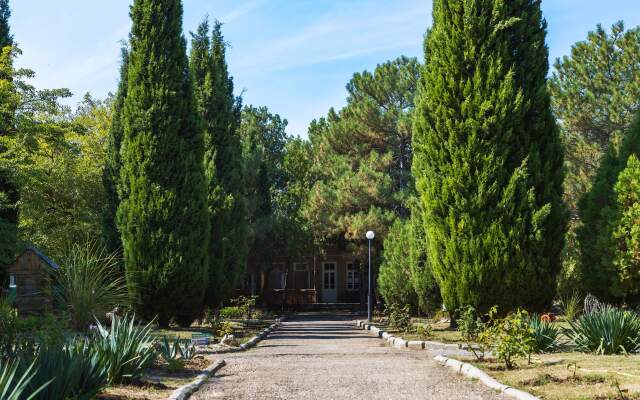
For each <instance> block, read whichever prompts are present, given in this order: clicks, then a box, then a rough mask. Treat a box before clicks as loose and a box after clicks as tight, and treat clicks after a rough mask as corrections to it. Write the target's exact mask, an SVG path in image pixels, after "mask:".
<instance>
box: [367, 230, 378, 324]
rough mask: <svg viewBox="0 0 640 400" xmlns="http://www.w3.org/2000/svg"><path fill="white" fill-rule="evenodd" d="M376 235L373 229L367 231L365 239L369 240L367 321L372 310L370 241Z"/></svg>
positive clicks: (369, 319)
mask: <svg viewBox="0 0 640 400" xmlns="http://www.w3.org/2000/svg"><path fill="white" fill-rule="evenodd" d="M374 237H376V235H375V234H374V233H373V231H368V232H367V239H368V240H369V295H368V296H367V321H369V322H371V312H372V310H373V304H372V303H371V297H372V296H371V291H372V288H371V241H372V240H373V238H374Z"/></svg>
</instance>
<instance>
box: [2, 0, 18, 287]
mask: <svg viewBox="0 0 640 400" xmlns="http://www.w3.org/2000/svg"><path fill="white" fill-rule="evenodd" d="M9 14H10V11H9V9H8V4H7V2H6V1H2V2H0V44H2V47H0V266H1V267H4V265H7V264H9V263H11V262H12V261H13V259H14V255H15V253H16V245H17V225H18V201H19V198H20V195H19V191H18V182H17V176H16V172H15V169H14V168H12V165H11V163H9V162H6V161H8V160H7V158H9V157H10V155H9V154H8V153H9V151H8V150H9V146H10V144H11V140H12V139H14V136H15V134H16V132H15V117H16V110H17V108H18V105H19V102H20V96H19V94H18V93H17V90H16V87H15V82H14V69H13V58H14V56H15V53H16V51H15V50H14V49H13V48H12V47H9V46H10V45H11V37H10V36H9V26H8V17H9ZM0 279H1V281H0V287H4V286H5V282H4V273H3V269H0Z"/></svg>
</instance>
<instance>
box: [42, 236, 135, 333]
mask: <svg viewBox="0 0 640 400" xmlns="http://www.w3.org/2000/svg"><path fill="white" fill-rule="evenodd" d="M53 276H54V279H55V280H56V282H57V284H59V286H60V290H59V291H56V297H57V300H58V301H59V303H60V304H62V305H63V306H64V307H65V309H66V311H67V313H68V315H69V317H70V319H71V322H72V325H73V328H74V329H76V330H78V331H81V332H85V331H87V329H88V328H89V325H91V324H92V323H93V321H94V320H95V319H96V318H97V319H99V320H104V318H106V314H107V313H108V312H110V311H112V310H113V309H114V308H115V307H116V306H128V305H129V304H130V296H129V292H128V290H127V285H126V282H125V279H124V277H123V276H122V275H121V274H120V273H119V269H118V257H117V256H116V254H107V252H106V249H105V248H101V247H100V246H99V245H97V244H96V243H91V242H86V243H84V244H75V245H73V246H72V247H71V248H70V249H69V251H68V252H67V255H66V256H65V257H64V258H63V259H62V260H61V268H60V269H59V270H56V271H54V272H53Z"/></svg>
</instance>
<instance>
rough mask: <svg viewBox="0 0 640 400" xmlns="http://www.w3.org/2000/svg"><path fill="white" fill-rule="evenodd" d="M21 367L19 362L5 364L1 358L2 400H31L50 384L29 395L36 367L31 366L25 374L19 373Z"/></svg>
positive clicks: (0, 380) (0, 393) (0, 397)
mask: <svg viewBox="0 0 640 400" xmlns="http://www.w3.org/2000/svg"><path fill="white" fill-rule="evenodd" d="M19 366H20V365H19V363H18V362H15V361H10V362H3V361H2V359H1V358H0V399H1V400H20V399H25V400H31V399H33V398H35V396H36V395H37V394H38V393H39V392H41V391H42V390H43V389H44V388H46V387H47V385H48V384H49V382H47V383H45V384H44V385H42V386H40V387H39V388H38V389H36V391H33V392H31V393H29V392H28V387H29V382H31V380H32V379H33V376H34V375H35V374H36V370H35V369H34V365H33V364H31V365H29V367H28V368H27V369H26V370H25V371H24V372H22V373H19ZM27 396H28V397H27Z"/></svg>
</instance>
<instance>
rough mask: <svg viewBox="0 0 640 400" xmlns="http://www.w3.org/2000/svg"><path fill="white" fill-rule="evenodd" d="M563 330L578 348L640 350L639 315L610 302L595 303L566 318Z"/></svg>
mask: <svg viewBox="0 0 640 400" xmlns="http://www.w3.org/2000/svg"><path fill="white" fill-rule="evenodd" d="M569 325H570V328H569V329H565V330H564V334H565V335H566V336H567V337H568V338H569V339H571V340H572V341H573V342H574V343H575V345H576V349H577V350H578V351H582V352H585V353H595V354H603V355H604V354H628V353H634V352H638V351H640V317H639V316H638V314H636V313H634V312H632V311H625V310H621V309H619V308H616V307H613V306H608V305H606V306H602V307H598V308H596V309H595V310H593V311H591V312H585V313H584V314H582V315H581V316H580V317H579V318H578V319H577V320H576V321H570V322H569Z"/></svg>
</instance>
